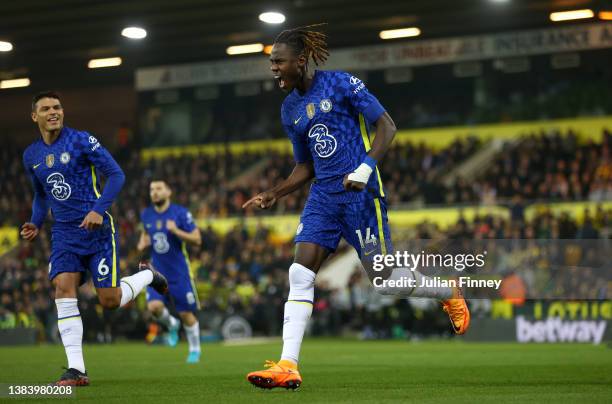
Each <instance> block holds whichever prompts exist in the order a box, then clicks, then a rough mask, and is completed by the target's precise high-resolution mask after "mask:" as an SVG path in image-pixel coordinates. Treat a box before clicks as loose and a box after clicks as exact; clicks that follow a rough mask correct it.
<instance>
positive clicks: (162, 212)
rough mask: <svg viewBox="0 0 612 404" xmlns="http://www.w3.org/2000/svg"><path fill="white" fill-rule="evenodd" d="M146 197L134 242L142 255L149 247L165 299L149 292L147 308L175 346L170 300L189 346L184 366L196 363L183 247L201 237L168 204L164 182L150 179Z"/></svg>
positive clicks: (185, 214)
mask: <svg viewBox="0 0 612 404" xmlns="http://www.w3.org/2000/svg"><path fill="white" fill-rule="evenodd" d="M149 195H150V197H151V206H149V207H147V208H146V209H144V210H143V211H142V213H141V215H140V220H141V222H142V224H143V230H142V232H141V233H140V239H139V240H138V250H139V251H143V250H144V249H146V248H147V247H149V246H151V245H152V247H153V248H152V251H151V258H152V261H153V265H154V266H155V268H157V269H158V270H159V271H160V272H161V273H162V274H163V275H164V276H165V277H166V279H168V294H169V296H163V295H161V294H159V293H157V292H156V291H155V290H154V289H152V288H149V289H148V290H147V302H148V305H147V307H148V309H149V311H151V312H152V313H153V315H154V316H155V318H156V319H157V321H158V322H159V323H161V324H163V325H165V326H166V327H167V328H168V340H167V342H168V345H170V346H176V344H177V343H178V340H179V336H178V330H179V325H180V321H179V320H178V319H177V318H175V317H174V316H172V315H171V314H170V312H169V311H168V308H167V307H166V306H167V305H168V304H169V297H172V299H173V300H174V306H175V308H176V310H177V311H178V314H179V317H180V318H181V321H182V322H183V329H184V330H185V335H186V336H187V342H188V344H189V354H188V356H187V363H198V362H199V361H200V352H201V350H200V323H199V322H198V319H197V317H196V316H195V313H196V312H197V311H198V310H199V309H200V302H199V300H198V294H197V291H196V288H195V284H194V281H193V277H192V273H191V266H190V265H189V255H188V253H187V243H189V244H192V245H196V246H199V245H201V244H202V236H201V234H200V230H198V228H197V227H196V225H195V223H194V222H193V217H192V216H191V213H189V211H188V210H187V209H186V208H184V207H183V206H180V205H177V204H174V203H171V202H170V197H171V196H172V190H171V189H170V186H169V185H168V183H167V182H166V181H165V180H162V179H153V180H152V181H151V183H150V185H149Z"/></svg>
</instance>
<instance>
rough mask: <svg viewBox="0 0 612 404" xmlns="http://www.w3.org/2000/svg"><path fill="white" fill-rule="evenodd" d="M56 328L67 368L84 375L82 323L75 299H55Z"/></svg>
mask: <svg viewBox="0 0 612 404" xmlns="http://www.w3.org/2000/svg"><path fill="white" fill-rule="evenodd" d="M55 305H56V306H57V328H58V329H59V332H60V335H61V336H62V343H63V344H64V349H65V351H66V357H67V358H68V368H73V369H76V370H78V371H80V372H83V373H85V362H84V361H83V321H82V320H81V314H80V313H79V306H78V305H77V299H76V298H63V299H55Z"/></svg>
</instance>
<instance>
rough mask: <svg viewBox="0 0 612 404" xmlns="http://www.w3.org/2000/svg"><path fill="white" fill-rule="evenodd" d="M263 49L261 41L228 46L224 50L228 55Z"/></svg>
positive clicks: (255, 51) (256, 51)
mask: <svg viewBox="0 0 612 404" xmlns="http://www.w3.org/2000/svg"><path fill="white" fill-rule="evenodd" d="M263 50H264V46H263V44H262V43H250V44H246V45H234V46H228V48H227V49H226V50H225V51H226V52H227V54H228V55H242V54H244V53H258V52H261V51H263Z"/></svg>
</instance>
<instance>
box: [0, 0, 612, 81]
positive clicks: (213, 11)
mask: <svg viewBox="0 0 612 404" xmlns="http://www.w3.org/2000/svg"><path fill="white" fill-rule="evenodd" d="M604 3H606V2H604V1H600V0H506V1H503V0H461V1H456V0H384V1H378V2H375V1H372V0H352V1H346V0H292V1H259V0H253V1H247V0H172V1H167V0H131V1H120V0H115V1H108V0H85V1H84V0H55V1H43V0H28V1H3V2H1V4H0V40H5V41H10V42H11V43H12V44H13V45H14V50H13V51H11V52H0V79H2V78H9V77H11V76H13V77H15V76H17V77H19V76H30V77H39V78H43V77H44V78H45V79H49V78H54V79H59V78H64V79H67V78H69V79H70V80H73V81H81V85H82V80H88V83H91V84H94V83H96V82H127V81H131V80H132V78H133V71H134V68H135V67H138V66H152V65H161V64H173V63H186V62H194V61H205V60H214V59H223V58H228V57H229V56H227V55H226V53H225V49H226V48H227V46H230V45H236V44H243V43H252V42H262V43H264V44H269V43H271V42H272V40H273V38H274V36H275V35H276V34H277V33H278V32H279V31H280V30H282V29H285V28H289V27H295V26H300V25H307V24H313V23H318V22H327V23H328V24H329V25H328V27H327V28H326V31H327V33H328V34H329V43H330V47H331V48H338V47H344V46H355V45H365V44H376V43H381V42H382V40H381V39H379V37H378V33H379V31H380V30H383V29H393V28H401V27H410V26H417V27H419V28H420V29H421V30H422V35H421V37H420V38H438V37H447V36H457V35H467V34H478V33H489V32H501V31H509V30H516V29H525V28H537V27H545V26H550V25H551V24H553V23H551V22H550V21H549V13H550V12H551V11H558V10H568V9H575V8H591V9H593V10H595V11H598V10H601V9H602V8H603V7H604ZM269 10H277V11H281V12H283V13H284V14H285V15H286V16H287V20H286V21H285V23H284V24H281V25H268V24H265V23H263V22H261V21H259V20H258V18H257V17H258V15H259V14H260V13H261V12H264V11H269ZM585 21H592V20H585ZM131 25H136V26H142V27H144V28H146V30H147V31H148V36H147V37H146V38H145V39H144V40H141V41H135V40H129V39H127V38H124V37H122V36H121V30H122V29H123V28H124V27H126V26H131ZM408 40H410V39H408ZM400 41H401V39H400ZM110 56H120V57H122V58H123V62H124V64H123V65H122V66H121V67H117V68H110V69H101V70H103V71H104V72H103V73H102V72H100V73H98V72H96V73H93V72H92V71H88V69H87V67H86V65H87V61H88V60H89V59H91V58H102V57H110Z"/></svg>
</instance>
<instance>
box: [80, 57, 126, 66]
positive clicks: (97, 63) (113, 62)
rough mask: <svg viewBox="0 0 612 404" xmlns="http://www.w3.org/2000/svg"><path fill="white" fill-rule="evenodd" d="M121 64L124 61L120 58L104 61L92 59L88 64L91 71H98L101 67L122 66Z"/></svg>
mask: <svg viewBox="0 0 612 404" xmlns="http://www.w3.org/2000/svg"><path fill="white" fill-rule="evenodd" d="M121 62H122V60H121V58H120V57H114V58H104V59H91V60H90V61H89V62H88V63H87V67H89V68H90V69H98V68H100V67H113V66H119V65H121Z"/></svg>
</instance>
